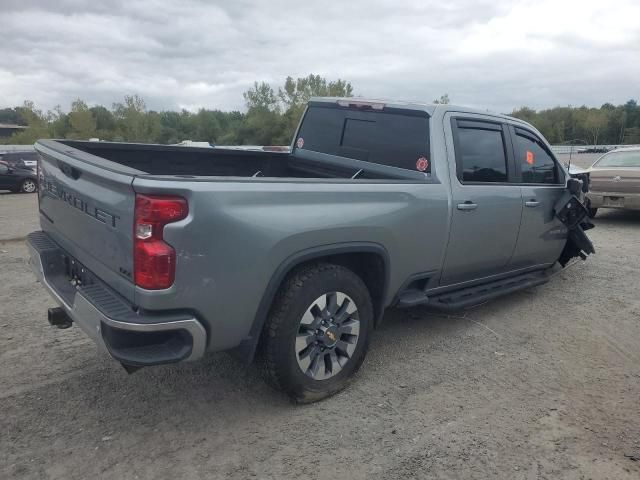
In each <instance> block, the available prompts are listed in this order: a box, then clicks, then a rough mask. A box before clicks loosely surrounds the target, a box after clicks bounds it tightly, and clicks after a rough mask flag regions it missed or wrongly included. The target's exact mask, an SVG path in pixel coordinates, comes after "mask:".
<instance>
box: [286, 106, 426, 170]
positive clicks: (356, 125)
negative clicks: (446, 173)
mask: <svg viewBox="0 0 640 480" xmlns="http://www.w3.org/2000/svg"><path fill="white" fill-rule="evenodd" d="M301 139H302V140H301ZM301 143H302V144H303V145H302V148H303V149H305V150H311V151H314V152H321V153H327V154H330V155H336V156H340V157H347V158H353V159H355V160H364V161H367V162H372V163H377V164H381V165H389V166H392V167H398V168H404V169H408V170H416V166H417V162H418V160H419V159H421V158H423V157H424V158H425V159H428V158H429V157H428V155H429V118H428V117H427V115H426V113H425V112H420V111H415V112H414V111H398V112H397V113H396V112H395V111H394V112H392V113H389V112H386V111H382V112H380V111H372V110H368V111H360V110H355V109H349V108H338V107H333V106H326V107H324V106H311V107H309V109H308V110H307V113H306V115H305V117H304V120H303V122H302V126H301V128H300V131H299V132H298V137H297V138H296V144H297V145H300V144H301ZM421 166H422V167H424V166H425V163H422V165H421ZM430 168H431V162H426V170H423V168H421V171H427V172H428V171H430Z"/></svg>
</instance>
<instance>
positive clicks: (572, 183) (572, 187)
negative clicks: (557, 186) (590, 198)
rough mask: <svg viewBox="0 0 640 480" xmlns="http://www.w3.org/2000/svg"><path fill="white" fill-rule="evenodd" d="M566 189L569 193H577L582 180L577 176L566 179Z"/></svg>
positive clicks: (580, 187) (580, 188)
mask: <svg viewBox="0 0 640 480" xmlns="http://www.w3.org/2000/svg"><path fill="white" fill-rule="evenodd" d="M567 189H568V190H569V193H571V195H578V194H579V193H580V191H581V190H582V180H578V179H577V178H570V179H569V180H567Z"/></svg>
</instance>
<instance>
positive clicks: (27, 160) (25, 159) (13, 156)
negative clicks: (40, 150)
mask: <svg viewBox="0 0 640 480" xmlns="http://www.w3.org/2000/svg"><path fill="white" fill-rule="evenodd" d="M0 160H2V161H3V162H6V163H7V165H9V166H10V167H13V168H28V169H31V170H35V169H36V167H37V165H38V154H37V153H36V152H6V153H0Z"/></svg>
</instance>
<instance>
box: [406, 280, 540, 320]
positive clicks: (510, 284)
mask: <svg viewBox="0 0 640 480" xmlns="http://www.w3.org/2000/svg"><path fill="white" fill-rule="evenodd" d="M549 278H550V275H549V273H548V272H546V271H545V272H536V273H527V274H523V275H518V276H515V277H510V278H505V279H502V280H497V281H495V282H490V283H484V284H482V285H476V286H473V287H467V288H462V289H460V290H455V291H452V292H445V293H441V294H439V295H435V296H433V297H428V296H427V294H426V292H423V291H420V290H417V289H411V290H407V291H405V292H402V294H400V296H399V299H398V303H397V306H398V307H400V308H405V307H413V306H416V305H427V306H428V307H431V308H434V309H436V310H445V311H450V310H460V309H463V308H468V307H472V306H474V305H478V304H480V303H484V302H486V301H488V300H492V299H494V298H497V297H501V296H502V295H507V294H509V293H513V292H516V291H518V290H522V289H524V288H530V287H535V286H537V285H542V284H543V283H547V282H548V281H549Z"/></svg>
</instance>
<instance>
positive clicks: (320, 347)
mask: <svg viewBox="0 0 640 480" xmlns="http://www.w3.org/2000/svg"><path fill="white" fill-rule="evenodd" d="M372 328H373V306H372V303H371V297H370V295H369V291H368V290H367V287H366V285H365V284H364V282H363V281H362V279H361V278H360V277H358V276H357V275H356V274H355V273H354V272H352V271H351V270H349V269H347V268H345V267H342V266H339V265H333V264H316V265H312V266H308V267H305V268H302V269H300V270H298V271H297V272H295V273H294V274H292V275H290V276H289V277H288V279H287V280H286V281H285V283H284V285H283V286H282V288H281V291H280V292H279V293H278V297H277V298H276V300H275V303H274V305H273V308H272V310H271V313H270V315H269V318H268V320H267V323H266V325H265V330H264V333H263V339H262V352H263V356H264V366H265V373H266V374H267V379H268V380H269V382H270V383H271V384H272V385H274V386H275V387H276V388H278V389H280V390H283V391H284V392H285V393H287V394H288V395H289V396H291V397H292V398H293V399H294V400H296V401H298V402H300V403H311V402H315V401H318V400H321V399H323V398H326V397H328V396H330V395H333V394H334V393H336V392H338V391H340V390H342V389H343V388H344V387H345V386H346V385H347V384H348V382H349V380H350V378H351V377H352V376H353V374H354V373H355V372H356V371H357V370H358V369H359V368H360V365H361V364H362V362H363V361H364V357H365V355H366V353H367V349H368V346H369V336H370V332H371V330H372Z"/></svg>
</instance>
